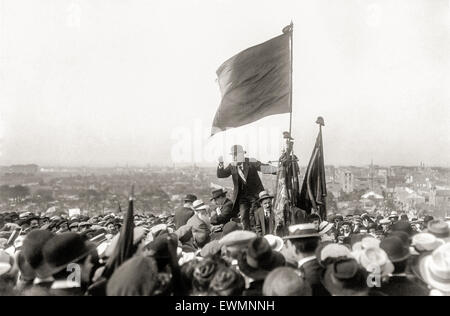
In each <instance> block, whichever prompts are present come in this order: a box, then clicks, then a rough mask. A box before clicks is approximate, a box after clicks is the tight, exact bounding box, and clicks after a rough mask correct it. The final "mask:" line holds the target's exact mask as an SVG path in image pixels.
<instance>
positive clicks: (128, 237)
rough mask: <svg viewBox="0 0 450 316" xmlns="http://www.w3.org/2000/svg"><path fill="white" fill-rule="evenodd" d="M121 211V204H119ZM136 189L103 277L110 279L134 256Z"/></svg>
mask: <svg viewBox="0 0 450 316" xmlns="http://www.w3.org/2000/svg"><path fill="white" fill-rule="evenodd" d="M119 209H120V204H119ZM133 238H134V187H133V188H132V189H131V196H130V199H129V204H128V211H127V213H126V215H125V218H124V220H123V225H122V229H121V231H120V235H119V240H118V242H117V245H116V248H115V249H114V252H113V254H112V255H111V257H110V258H109V259H108V261H107V262H106V266H105V270H104V272H103V274H102V275H103V277H106V278H109V277H110V276H111V275H112V273H113V272H114V271H115V270H116V269H117V268H118V267H119V266H120V265H121V264H122V263H124V262H125V261H126V260H128V259H129V258H131V257H132V256H133V255H134V247H133Z"/></svg>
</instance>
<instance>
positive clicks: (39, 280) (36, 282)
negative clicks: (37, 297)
mask: <svg viewBox="0 0 450 316" xmlns="http://www.w3.org/2000/svg"><path fill="white" fill-rule="evenodd" d="M53 281H55V279H53V277H48V278H45V279H41V278H38V277H36V278H34V281H33V284H41V283H49V282H53Z"/></svg>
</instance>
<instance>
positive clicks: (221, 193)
mask: <svg viewBox="0 0 450 316" xmlns="http://www.w3.org/2000/svg"><path fill="white" fill-rule="evenodd" d="M211 194H212V198H211V199H210V201H212V200H214V199H217V198H219V197H221V196H225V195H226V194H227V191H225V190H224V189H223V188H220V189H217V190H214V191H212V193H211Z"/></svg>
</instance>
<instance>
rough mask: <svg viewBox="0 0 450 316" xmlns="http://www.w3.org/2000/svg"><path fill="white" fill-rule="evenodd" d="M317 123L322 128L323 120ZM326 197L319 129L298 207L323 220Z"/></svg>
mask: <svg viewBox="0 0 450 316" xmlns="http://www.w3.org/2000/svg"><path fill="white" fill-rule="evenodd" d="M319 122H320V123H319ZM318 123H319V124H320V125H321V126H322V125H323V119H321V118H319V119H318ZM326 196H327V186H326V178H325V165H324V159H323V143H322V128H320V130H319V135H318V136H317V139H316V144H315V146H314V150H313V152H312V155H311V159H310V160H309V164H308V168H307V169H306V174H305V178H304V180H303V185H302V189H301V191H300V201H299V202H300V205H299V207H300V208H301V209H303V210H305V211H306V212H307V213H308V214H309V213H311V210H314V211H315V212H316V213H318V214H319V215H320V217H321V218H322V220H324V219H325V218H326V213H327V211H326V203H325V200H326Z"/></svg>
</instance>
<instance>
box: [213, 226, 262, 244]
mask: <svg viewBox="0 0 450 316" xmlns="http://www.w3.org/2000/svg"><path fill="white" fill-rule="evenodd" d="M256 237H257V235H256V233H255V232H252V231H248V230H235V231H232V232H231V233H228V234H227V235H225V236H224V237H222V238H221V239H220V240H219V242H220V244H221V245H224V246H227V247H230V246H247V245H248V243H249V241H250V240H252V239H254V238H256Z"/></svg>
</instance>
